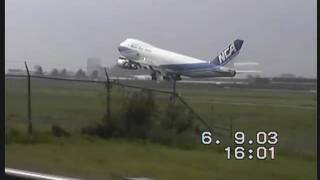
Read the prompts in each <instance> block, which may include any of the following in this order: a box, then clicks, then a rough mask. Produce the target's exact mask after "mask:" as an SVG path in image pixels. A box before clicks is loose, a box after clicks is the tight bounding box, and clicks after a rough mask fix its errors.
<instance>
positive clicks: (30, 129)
mask: <svg viewBox="0 0 320 180" xmlns="http://www.w3.org/2000/svg"><path fill="white" fill-rule="evenodd" d="M24 65H25V67H26V70H27V75H28V134H29V135H32V121H31V87H30V72H29V68H28V65H27V62H26V61H25V62H24Z"/></svg>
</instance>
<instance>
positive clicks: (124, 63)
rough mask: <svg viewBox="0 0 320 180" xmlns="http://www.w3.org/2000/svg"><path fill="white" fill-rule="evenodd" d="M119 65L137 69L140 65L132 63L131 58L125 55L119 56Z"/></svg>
mask: <svg viewBox="0 0 320 180" xmlns="http://www.w3.org/2000/svg"><path fill="white" fill-rule="evenodd" d="M117 65H118V66H119V67H121V68H124V69H131V70H136V69H138V65H137V64H135V63H132V62H131V61H130V60H128V59H126V58H125V57H121V56H120V57H119V59H118V62H117Z"/></svg>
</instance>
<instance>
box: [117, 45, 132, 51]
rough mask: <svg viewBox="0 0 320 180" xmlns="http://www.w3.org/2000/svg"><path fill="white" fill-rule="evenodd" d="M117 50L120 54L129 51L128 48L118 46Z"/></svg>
mask: <svg viewBox="0 0 320 180" xmlns="http://www.w3.org/2000/svg"><path fill="white" fill-rule="evenodd" d="M118 50H119V52H122V51H126V50H129V48H127V47H124V46H118Z"/></svg>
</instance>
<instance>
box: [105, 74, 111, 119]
mask: <svg viewBox="0 0 320 180" xmlns="http://www.w3.org/2000/svg"><path fill="white" fill-rule="evenodd" d="M104 70H105V73H106V77H107V84H106V88H107V120H109V119H110V117H111V110H110V89H111V86H110V78H109V75H108V72H107V68H104Z"/></svg>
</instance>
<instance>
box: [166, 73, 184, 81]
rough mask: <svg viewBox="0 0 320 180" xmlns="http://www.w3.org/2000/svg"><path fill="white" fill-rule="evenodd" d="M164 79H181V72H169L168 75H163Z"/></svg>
mask: <svg viewBox="0 0 320 180" xmlns="http://www.w3.org/2000/svg"><path fill="white" fill-rule="evenodd" d="M163 79H164V80H167V81H171V80H173V81H180V80H181V77H180V75H179V74H167V75H166V76H163Z"/></svg>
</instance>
